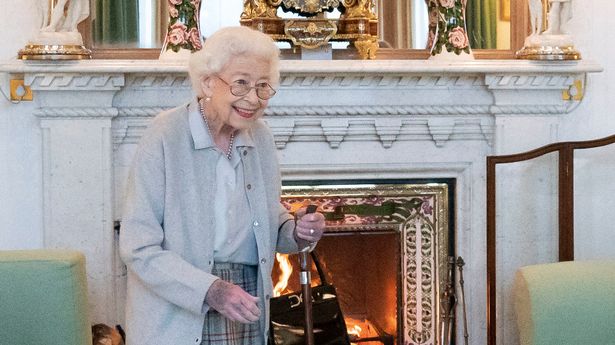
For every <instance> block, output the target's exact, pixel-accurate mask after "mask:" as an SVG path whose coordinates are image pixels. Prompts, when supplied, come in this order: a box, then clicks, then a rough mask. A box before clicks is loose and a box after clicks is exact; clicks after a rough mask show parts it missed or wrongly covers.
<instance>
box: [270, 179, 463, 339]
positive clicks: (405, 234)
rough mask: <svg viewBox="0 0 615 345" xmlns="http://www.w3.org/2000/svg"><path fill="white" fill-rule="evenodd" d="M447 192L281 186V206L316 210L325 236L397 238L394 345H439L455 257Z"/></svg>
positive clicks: (434, 186)
mask: <svg viewBox="0 0 615 345" xmlns="http://www.w3.org/2000/svg"><path fill="white" fill-rule="evenodd" d="M448 188H449V186H448V185H447V184H446V183H425V184H365V185H363V184H361V185H359V184H348V185H305V186H284V187H282V204H283V205H284V206H285V207H286V208H287V209H289V210H290V211H296V210H297V209H299V208H300V207H301V206H304V205H306V204H308V203H312V204H316V205H318V211H319V212H321V213H323V214H324V215H325V219H326V224H327V228H326V231H325V235H330V234H332V233H349V232H363V233H365V232H381V231H395V232H398V233H399V234H400V239H401V241H400V244H399V245H400V253H401V260H400V266H401V267H400V270H401V274H402V275H401V277H402V281H401V286H400V288H402V294H401V295H402V300H401V301H398V310H399V311H400V312H399V314H398V315H397V317H399V315H401V316H402V320H401V321H402V322H401V326H402V327H401V328H402V329H401V330H400V329H398V334H399V336H400V337H401V338H402V339H398V344H408V345H414V344H416V345H418V344H421V345H438V344H440V338H439V336H438V335H439V334H440V331H441V321H442V316H443V315H442V312H441V311H442V305H441V298H442V297H441V296H443V292H444V290H445V287H446V285H447V283H448V278H447V270H448V266H447V258H448V257H449V256H454V253H449V221H448V219H449V210H448V205H449V193H448Z"/></svg>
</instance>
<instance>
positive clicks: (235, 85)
mask: <svg viewBox="0 0 615 345" xmlns="http://www.w3.org/2000/svg"><path fill="white" fill-rule="evenodd" d="M216 78H218V79H220V80H221V81H222V82H224V84H226V85H228V87H229V88H230V89H231V94H233V96H237V97H242V96H245V95H247V94H248V93H250V91H251V90H252V89H255V90H256V96H257V97H258V98H260V99H262V100H268V99H269V98H271V97H273V95H275V93H276V92H277V91H276V90H274V88H273V87H271V85H269V84H268V83H257V84H256V85H254V86H250V83H249V82H248V81H247V80H243V79H239V80H235V81H234V82H232V83H229V82H227V81H226V80H224V79H222V78H220V77H219V76H216Z"/></svg>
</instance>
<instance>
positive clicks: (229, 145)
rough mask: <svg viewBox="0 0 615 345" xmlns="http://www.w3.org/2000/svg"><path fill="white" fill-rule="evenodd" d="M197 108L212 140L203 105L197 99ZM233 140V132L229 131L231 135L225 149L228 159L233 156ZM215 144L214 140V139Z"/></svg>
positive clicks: (212, 136) (212, 135)
mask: <svg viewBox="0 0 615 345" xmlns="http://www.w3.org/2000/svg"><path fill="white" fill-rule="evenodd" d="M199 110H200V111H201V117H202V118H203V121H205V128H207V131H208V132H209V135H211V140H214V134H213V133H212V132H211V129H210V128H209V122H207V117H206V116H205V111H204V110H203V105H202V104H201V102H200V101H199ZM234 141H235V133H234V132H233V133H231V137H230V138H229V144H228V149H227V150H226V158H227V159H228V160H229V161H230V160H231V157H232V156H233V142H234ZM214 144H215V141H214Z"/></svg>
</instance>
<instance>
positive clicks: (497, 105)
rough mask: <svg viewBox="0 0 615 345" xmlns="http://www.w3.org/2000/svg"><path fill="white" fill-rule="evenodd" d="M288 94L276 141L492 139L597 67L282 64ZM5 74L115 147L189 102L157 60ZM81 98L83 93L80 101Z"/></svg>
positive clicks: (274, 104)
mask: <svg viewBox="0 0 615 345" xmlns="http://www.w3.org/2000/svg"><path fill="white" fill-rule="evenodd" d="M280 67H281V80H280V92H279V94H278V95H277V96H276V97H275V98H274V99H273V100H272V101H271V102H270V106H269V108H268V110H267V119H268V121H269V124H270V126H271V127H272V130H273V131H274V135H275V138H276V143H277V145H278V147H279V148H280V149H283V148H284V147H285V146H286V144H287V143H288V142H292V141H326V142H328V143H329V145H330V147H332V148H336V147H338V146H339V145H340V144H341V142H343V141H344V140H352V137H356V138H359V137H365V136H372V137H374V138H376V139H377V140H379V141H380V142H381V143H382V145H383V146H384V147H385V148H386V147H390V146H391V145H392V144H393V142H395V141H396V140H432V141H433V142H434V143H435V144H436V145H437V146H442V145H444V143H445V142H446V141H448V140H453V139H454V140H477V139H478V140H485V141H487V143H489V144H491V143H492V139H493V135H494V131H495V129H494V128H495V119H496V118H497V117H498V116H516V115H519V116H528V115H531V116H557V115H561V114H565V113H567V112H569V111H570V109H571V108H572V107H573V106H574V105H575V104H576V103H577V102H576V101H566V100H563V99H562V92H563V91H565V90H569V88H570V87H571V86H572V85H573V84H574V82H575V80H583V79H584V77H585V75H586V74H587V73H591V72H599V71H601V70H602V68H601V66H599V65H598V64H596V63H594V62H591V61H586V60H582V61H573V62H533V61H527V60H476V61H469V62H468V61H461V62H450V61H431V60H375V61H357V60H333V61H314V60H312V61H296V60H283V61H282V62H281V66H280ZM0 72H5V73H7V74H9V75H11V74H13V75H15V74H17V75H23V77H24V79H25V82H26V84H27V85H31V87H32V90H33V91H34V101H35V102H36V104H37V105H38V108H37V110H36V111H35V114H36V115H38V116H41V117H111V118H114V119H115V121H114V125H113V139H114V144H115V145H119V144H121V143H124V142H128V143H132V142H134V141H135V140H137V139H138V137H139V136H140V133H141V131H142V130H143V128H144V127H145V126H146V122H147V118H149V117H151V116H154V115H155V114H157V113H158V112H160V111H161V110H164V109H167V108H170V107H173V106H177V105H178V104H181V103H183V102H185V101H186V100H188V99H189V98H190V80H189V78H188V76H187V68H186V67H185V64H182V63H179V62H168V61H157V60H90V61H77V62H54V63H47V62H33V61H26V62H23V61H13V62H9V63H5V64H2V65H0ZM77 93H78V94H77Z"/></svg>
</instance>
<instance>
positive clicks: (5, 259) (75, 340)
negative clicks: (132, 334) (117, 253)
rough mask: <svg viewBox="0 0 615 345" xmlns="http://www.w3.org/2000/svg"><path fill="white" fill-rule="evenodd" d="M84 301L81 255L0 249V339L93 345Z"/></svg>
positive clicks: (13, 344) (29, 344) (27, 344)
mask: <svg viewBox="0 0 615 345" xmlns="http://www.w3.org/2000/svg"><path fill="white" fill-rule="evenodd" d="M87 301H88V299H87V281H86V274H85V257H84V256H83V254H81V253H79V252H75V251H67V250H26V251H0V305H1V307H0V325H1V326H0V344H10V345H22V344H23V345H33V344H45V345H85V344H91V343H92V335H91V330H90V325H89V318H88V303H87Z"/></svg>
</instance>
